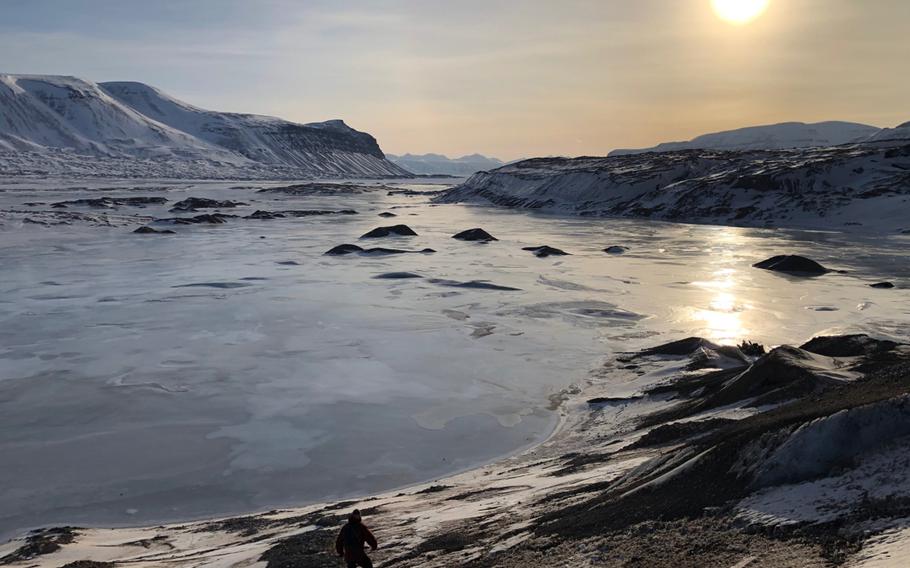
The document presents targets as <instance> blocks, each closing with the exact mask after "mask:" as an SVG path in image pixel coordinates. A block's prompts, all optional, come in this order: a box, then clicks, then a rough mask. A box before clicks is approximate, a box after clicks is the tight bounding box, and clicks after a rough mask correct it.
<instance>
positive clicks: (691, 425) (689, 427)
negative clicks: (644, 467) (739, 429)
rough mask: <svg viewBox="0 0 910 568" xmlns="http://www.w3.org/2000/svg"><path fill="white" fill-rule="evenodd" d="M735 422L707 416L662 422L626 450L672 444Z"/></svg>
mask: <svg viewBox="0 0 910 568" xmlns="http://www.w3.org/2000/svg"><path fill="white" fill-rule="evenodd" d="M733 422H735V420H731V419H729V418H707V419H705V420H692V421H689V422H671V423H670V424H662V425H660V426H658V427H656V428H654V429H652V430H649V431H648V432H647V433H646V434H645V435H644V436H642V437H641V438H639V439H638V440H636V441H635V442H633V443H632V444H630V445H629V446H627V447H626V448H624V449H626V450H632V449H637V448H649V447H653V446H663V445H667V444H674V443H677V442H680V441H683V440H686V439H690V438H693V437H695V436H701V435H703V434H707V433H708V432H711V431H712V430H716V429H717V428H720V427H721V426H726V425H728V424H731V423H733Z"/></svg>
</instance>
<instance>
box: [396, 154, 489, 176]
mask: <svg viewBox="0 0 910 568" xmlns="http://www.w3.org/2000/svg"><path fill="white" fill-rule="evenodd" d="M386 157H387V158H388V159H389V160H391V161H392V162H395V163H396V164H398V165H399V166H401V167H403V168H404V169H406V170H408V171H410V172H414V173H415V174H425V175H432V174H442V175H448V176H469V175H471V174H473V173H475V172H480V171H486V170H492V169H494V168H498V167H499V166H501V165H503V164H504V163H505V162H503V161H502V160H498V159H496V158H488V157H486V156H482V155H480V154H471V155H470V156H462V157H460V158H449V157H447V156H443V155H442V154H423V155H415V154H404V155H403V156H395V155H392V154H387V155H386Z"/></svg>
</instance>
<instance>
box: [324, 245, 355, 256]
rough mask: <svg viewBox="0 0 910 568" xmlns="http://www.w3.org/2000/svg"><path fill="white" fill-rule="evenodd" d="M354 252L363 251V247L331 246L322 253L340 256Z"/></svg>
mask: <svg viewBox="0 0 910 568" xmlns="http://www.w3.org/2000/svg"><path fill="white" fill-rule="evenodd" d="M355 252H363V249H362V248H361V247H359V246H357V245H347V244H345V245H338V246H337V247H333V248H332V249H330V250H327V251H326V252H325V253H324V254H326V255H328V256H341V255H343V254H352V253H355Z"/></svg>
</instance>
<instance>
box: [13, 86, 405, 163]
mask: <svg viewBox="0 0 910 568" xmlns="http://www.w3.org/2000/svg"><path fill="white" fill-rule="evenodd" d="M130 160H135V162H130ZM127 165H128V168H129V170H130V171H131V172H133V173H136V174H137V175H141V173H142V171H143V170H144V169H146V165H147V166H148V168H147V169H148V170H149V171H148V173H149V175H152V174H154V175H159V176H160V175H164V176H165V177H167V176H168V175H174V176H177V175H179V176H181V177H182V176H185V175H186V172H192V171H193V170H197V169H198V171H199V172H200V173H202V172H215V173H217V172H218V171H219V170H220V169H221V168H226V169H225V173H227V172H230V175H234V176H237V177H245V176H253V177H263V176H265V177H268V176H269V175H271V174H274V173H277V172H281V173H282V174H283V175H288V174H294V175H310V176H324V177H332V176H406V175H408V172H407V171H405V170H403V169H402V168H400V167H398V166H396V165H395V164H392V163H391V162H389V161H388V160H386V159H385V156H384V154H383V153H382V150H381V149H380V148H379V145H378V144H377V143H376V140H375V139H374V138H373V137H372V136H370V135H369V134H366V133H363V132H358V131H356V130H354V129H352V128H350V127H348V126H347V125H345V124H344V122H342V121H340V120H333V121H329V122H324V123H316V124H296V123H293V122H288V121H285V120H282V119H279V118H274V117H267V116H257V115H247V114H236V113H221V112H215V111H208V110H204V109H200V108H198V107H194V106H192V105H189V104H186V103H183V102H181V101H178V100H176V99H174V98H172V97H170V96H168V95H166V94H164V93H162V92H161V91H159V90H158V89H155V88H154V87H150V86H148V85H144V84H142V83H121V82H117V83H104V84H95V83H91V82H89V81H84V80H82V79H78V78H75V77H58V76H38V75H0V173H4V174H15V173H42V172H44V173H77V174H80V175H94V174H91V173H88V172H87V169H91V170H92V171H94V172H95V174H97V175H125V174H126V172H125V171H124V166H127ZM134 170H135V171H134ZM169 172H173V173H172V174H169Z"/></svg>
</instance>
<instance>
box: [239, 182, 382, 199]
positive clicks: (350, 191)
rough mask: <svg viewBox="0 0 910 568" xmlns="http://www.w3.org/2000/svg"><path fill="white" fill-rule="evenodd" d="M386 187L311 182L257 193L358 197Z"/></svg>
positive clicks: (269, 188)
mask: <svg viewBox="0 0 910 568" xmlns="http://www.w3.org/2000/svg"><path fill="white" fill-rule="evenodd" d="M384 187H385V186H368V185H357V184H353V183H327V182H311V183H300V184H295V185H286V186H282V187H267V188H265V189H260V190H259V191H257V192H256V193H282V194H284V195H299V196H310V195H356V194H360V193H367V192H370V191H376V190H379V189H383V188H384Z"/></svg>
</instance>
